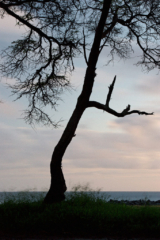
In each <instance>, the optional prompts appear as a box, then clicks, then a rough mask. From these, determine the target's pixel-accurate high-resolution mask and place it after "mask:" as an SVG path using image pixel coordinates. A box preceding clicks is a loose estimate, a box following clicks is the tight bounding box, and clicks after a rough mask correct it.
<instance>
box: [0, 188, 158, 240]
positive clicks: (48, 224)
mask: <svg viewBox="0 0 160 240" xmlns="http://www.w3.org/2000/svg"><path fill="white" fill-rule="evenodd" d="M86 190H87V193H86ZM88 191H89V192H88ZM95 193H97V192H95V191H93V190H92V189H89V188H88V187H81V186H78V187H75V188H74V191H73V192H72V193H71V195H70V196H68V197H67V198H66V200H65V201H63V202H60V203H54V204H49V205H48V204H44V203H43V197H42V196H41V198H39V199H37V200H35V201H33V199H32V201H31V200H30V201H29V200H28V199H27V198H26V197H25V194H26V193H24V194H23V195H21V197H20V198H18V199H17V200H16V199H11V198H10V199H9V198H6V199H5V201H4V203H2V204H0V233H2V234H6V233H7V234H8V233H10V235H12V236H14V235H17V236H18V235H22V234H25V236H26V235H32V236H34V235H36V236H44V235H45V236H49V235H50V236H63V237H65V236H66V237H72V236H76V237H104V236H105V237H108V236H119V237H120V236H134V237H136V236H147V237H149V236H152V237H153V236H154V237H155V236H158V235H159V234H160V208H157V207H154V206H148V205H144V206H141V207H137V206H127V205H125V204H115V203H109V202H107V201H106V200H105V199H104V198H103V197H101V198H100V195H98V197H96V196H97V195H96V194H95ZM26 196H27V195H26Z"/></svg>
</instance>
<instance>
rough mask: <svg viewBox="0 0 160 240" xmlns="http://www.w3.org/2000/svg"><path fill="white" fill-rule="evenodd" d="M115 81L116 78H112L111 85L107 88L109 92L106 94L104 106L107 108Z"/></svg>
mask: <svg viewBox="0 0 160 240" xmlns="http://www.w3.org/2000/svg"><path fill="white" fill-rule="evenodd" d="M115 81H116V76H115V77H114V79H113V82H112V84H111V85H110V86H109V87H108V88H109V92H108V95H107V99H106V106H107V107H109V102H110V99H111V95H112V91H113V88H114V84H115Z"/></svg>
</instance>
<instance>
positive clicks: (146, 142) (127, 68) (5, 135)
mask: <svg viewBox="0 0 160 240" xmlns="http://www.w3.org/2000/svg"><path fill="white" fill-rule="evenodd" d="M23 32H24V29H19V28H18V27H15V21H14V19H13V18H11V17H5V18H4V19H0V50H2V49H4V48H6V47H7V46H9V45H10V43H11V42H12V41H14V40H17V39H18V38H19V37H20V36H21V35H22V33H23ZM134 50H135V53H134V55H133V57H132V58H131V59H130V60H127V61H125V62H123V61H119V60H118V59H117V60H115V62H114V64H110V65H109V66H105V64H106V63H107V55H108V50H107V49H106V50H105V51H104V52H102V55H101V57H100V59H99V62H98V68H97V77H96V79H95V84H94V90H93V94H92V96H91V100H95V101H99V102H101V103H105V100H106V96H107V93H108V86H109V85H110V84H111V82H112V80H113V78H114V76H115V75H117V80H116V84H115V88H114V92H113V94H112V100H111V102H110V106H111V107H112V108H113V109H115V110H116V111H119V112H121V111H122V110H123V109H124V108H126V106H127V105H128V104H130V105H131V109H132V110H133V109H136V110H142V111H146V112H154V115H153V116H140V115H136V114H134V115H130V116H127V117H125V118H120V119H119V118H116V117H115V116H111V115H109V114H108V113H105V112H103V111H100V110H98V109H93V108H92V109H87V110H86V112H85V113H84V115H83V116H82V119H81V120H80V123H79V126H78V128H77V131H76V137H75V138H73V140H72V142H71V144H70V146H69V147H68V149H67V151H66V153H65V155H64V159H63V172H64V176H65V179H66V183H67V187H68V190H70V189H71V187H72V186H73V185H75V184H79V183H80V184H82V185H83V184H85V183H87V182H88V183H90V185H91V187H92V188H94V189H97V188H101V189H102V190H103V191H160V185H159V182H160V142H159V139H160V94H159V92H160V80H159V78H160V76H159V74H158V70H153V71H151V72H149V73H147V72H145V71H142V68H141V67H136V66H135V65H134V64H135V63H136V62H137V61H138V56H139V55H140V51H139V50H138V47H137V46H136V45H135V46H134ZM85 69H86V65H85V62H84V60H83V59H82V58H78V59H76V69H75V72H74V73H73V74H72V77H71V82H72V84H73V85H74V90H73V91H72V92H65V93H64V94H63V96H62V99H63V101H62V102H59V107H58V109H57V110H58V111H57V112H53V111H50V116H53V118H52V119H55V120H59V119H61V118H62V119H63V122H62V123H61V127H59V128H58V129H53V128H52V127H44V126H41V125H36V126H35V128H32V127H31V126H30V125H27V124H26V123H25V121H24V119H23V116H22V113H23V110H25V109H27V104H28V102H27V99H25V98H23V99H21V100H18V101H15V102H13V100H14V99H15V98H16V96H10V95H11V91H10V89H7V88H6V83H13V82H14V81H15V80H14V79H4V78H2V79H1V82H0V100H2V101H3V103H2V104H0V143H1V144H0V191H19V190H25V189H33V188H35V189H36V190H38V191H42V190H44V189H45V190H47V189H48V188H49V185H50V171H49V164H50V159H51V155H52V152H53V149H54V147H55V145H56V143H57V142H58V140H59V138H60V136H61V134H62V132H63V130H64V128H65V125H66V124H67V121H68V119H69V117H70V115H71V113H72V111H73V109H74V107H75V104H76V99H77V97H78V95H79V94H80V91H81V88H82V84H83V80H84V75H85Z"/></svg>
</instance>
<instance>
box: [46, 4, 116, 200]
mask: <svg viewBox="0 0 160 240" xmlns="http://www.w3.org/2000/svg"><path fill="white" fill-rule="evenodd" d="M111 1H112V0H104V3H103V9H102V14H101V17H100V21H99V23H98V26H97V30H96V33H95V37H94V41H93V45H92V48H91V52H90V55H89V59H88V67H87V70H86V75H85V79H84V85H83V89H82V92H81V94H80V96H79V97H78V101H77V105H76V107H75V110H74V112H73V114H72V116H71V118H70V120H69V122H68V124H67V126H66V128H65V130H64V132H63V134H62V137H61V139H60V140H59V142H58V144H57V146H56V147H55V149H54V152H53V155H52V159H51V164H50V172H51V185H50V189H49V191H48V193H47V195H46V197H45V198H44V203H53V202H59V201H62V200H64V199H65V195H64V192H65V191H66V190H67V187H66V184H65V179H64V176H63V172H62V168H61V164H62V158H63V155H64V153H65V150H66V148H67V147H68V145H69V144H70V142H71V140H72V138H73V137H74V134H75V131H76V128H77V125H78V123H79V121H80V118H81V116H82V114H83V112H84V110H85V109H86V108H87V105H88V102H89V98H90V95H91V93H92V88H93V84H94V78H95V76H96V74H95V70H96V64H97V61H98V57H99V47H100V42H101V38H102V34H103V29H104V25H105V22H106V19H107V16H108V12H109V8H110V4H111Z"/></svg>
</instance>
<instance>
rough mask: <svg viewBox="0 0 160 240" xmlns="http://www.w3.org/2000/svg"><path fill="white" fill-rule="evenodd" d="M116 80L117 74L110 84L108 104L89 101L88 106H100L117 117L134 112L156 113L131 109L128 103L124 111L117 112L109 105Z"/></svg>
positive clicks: (141, 113)
mask: <svg viewBox="0 0 160 240" xmlns="http://www.w3.org/2000/svg"><path fill="white" fill-rule="evenodd" d="M115 81H116V76H115V77H114V80H113V82H112V84H111V85H110V87H109V92H108V95H107V100H106V104H105V105H104V104H101V103H99V102H96V101H89V103H88V105H87V107H95V108H98V109H101V110H103V111H106V112H108V113H110V114H112V115H114V116H116V117H125V116H127V115H130V114H133V113H137V114H139V115H153V114H154V113H153V112H152V113H147V112H144V111H139V110H132V111H130V108H131V106H130V105H128V106H127V107H126V108H125V109H124V110H123V111H122V112H120V113H119V112H116V111H115V110H113V109H111V108H110V107H109V102H110V99H111V94H112V91H113V88H114V84H115Z"/></svg>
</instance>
